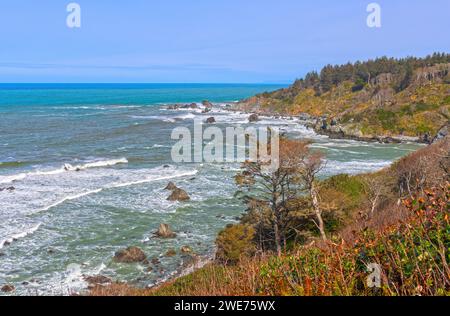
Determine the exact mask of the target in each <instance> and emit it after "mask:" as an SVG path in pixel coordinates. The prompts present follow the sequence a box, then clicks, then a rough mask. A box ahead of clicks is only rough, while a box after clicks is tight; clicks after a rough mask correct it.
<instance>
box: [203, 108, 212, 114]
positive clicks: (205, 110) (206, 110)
mask: <svg viewBox="0 0 450 316" xmlns="http://www.w3.org/2000/svg"><path fill="white" fill-rule="evenodd" d="M209 112H211V109H210V108H206V109H204V110H203V111H202V113H203V114H205V113H209Z"/></svg>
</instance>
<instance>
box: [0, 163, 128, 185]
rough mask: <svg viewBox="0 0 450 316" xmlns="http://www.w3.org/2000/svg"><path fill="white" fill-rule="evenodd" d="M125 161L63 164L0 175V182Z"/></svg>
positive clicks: (106, 165) (111, 164)
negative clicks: (57, 166)
mask: <svg viewBox="0 0 450 316" xmlns="http://www.w3.org/2000/svg"><path fill="white" fill-rule="evenodd" d="M126 163H128V160H127V159H126V158H121V159H112V160H103V161H94V162H88V163H86V164H83V165H77V166H72V165H71V164H65V165H64V166H62V167H61V168H59V169H53V170H36V171H32V172H26V173H18V174H14V175H8V176H0V184H6V183H12V182H15V181H20V180H23V179H25V178H27V177H35V176H50V175H57V174H61V173H65V172H68V171H80V170H85V169H89V168H101V167H110V166H114V165H117V164H126Z"/></svg>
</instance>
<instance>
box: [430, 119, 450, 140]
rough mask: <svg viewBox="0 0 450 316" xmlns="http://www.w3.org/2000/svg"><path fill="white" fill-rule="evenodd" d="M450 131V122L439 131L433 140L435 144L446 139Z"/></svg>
mask: <svg viewBox="0 0 450 316" xmlns="http://www.w3.org/2000/svg"><path fill="white" fill-rule="evenodd" d="M449 130H450V122H447V124H445V125H444V126H442V127H441V129H440V130H439V131H438V133H437V134H436V136H435V137H434V138H433V143H435V142H437V141H438V140H440V139H443V138H445V137H446V136H447V135H449Z"/></svg>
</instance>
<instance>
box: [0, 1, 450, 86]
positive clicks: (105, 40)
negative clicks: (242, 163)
mask: <svg viewBox="0 0 450 316" xmlns="http://www.w3.org/2000/svg"><path fill="white" fill-rule="evenodd" d="M70 2H71V1H66V0H39V1H36V0H1V2H0V43H1V44H0V45H1V46H0V47H1V49H0V82H205V83H211V82H220V83H222V82H237V83H246V82H248V83H286V82H290V81H292V80H294V79H295V78H297V77H302V76H303V75H304V74H305V73H306V72H308V71H310V70H314V69H320V68H321V67H322V66H323V65H325V64H328V63H332V64H335V63H345V62H347V61H355V60H357V59H368V58H374V57H377V56H382V55H388V56H393V57H402V56H408V55H415V56H424V55H426V54H428V53H431V52H433V51H440V52H450V35H449V33H448V32H449V30H450V1H448V0H430V1H423V0H395V1H392V0H383V1H376V2H377V3H379V4H380V5H381V8H382V27H381V28H379V29H374V28H368V27H367V25H366V18H367V15H368V13H367V12H366V6H367V5H368V4H369V3H370V2H373V1H362V0H346V1H335V0H334V1H333V0H315V1H301V0H277V1H275V0H272V1H269V0H195V1H194V0H193V1H187V0H127V1H123V0H114V1H113V0H75V2H77V3H79V4H80V6H81V10H82V12H81V18H82V19H81V21H82V22H81V23H82V27H81V28H80V29H70V28H68V27H67V26H66V17H67V14H68V13H67V12H66V6H67V4H69V3H70Z"/></svg>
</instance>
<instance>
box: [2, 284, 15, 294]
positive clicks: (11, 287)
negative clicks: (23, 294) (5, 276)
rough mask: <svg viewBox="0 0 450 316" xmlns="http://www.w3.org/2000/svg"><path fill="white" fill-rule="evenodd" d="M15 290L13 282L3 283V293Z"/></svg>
mask: <svg viewBox="0 0 450 316" xmlns="http://www.w3.org/2000/svg"><path fill="white" fill-rule="evenodd" d="M15 290H16V288H15V287H14V286H13V285H11V284H6V285H3V286H2V288H1V291H2V292H3V293H10V292H14V291H15Z"/></svg>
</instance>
